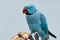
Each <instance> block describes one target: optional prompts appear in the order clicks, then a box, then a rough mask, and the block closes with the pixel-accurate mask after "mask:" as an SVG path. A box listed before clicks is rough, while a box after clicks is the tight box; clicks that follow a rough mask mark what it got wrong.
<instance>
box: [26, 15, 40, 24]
mask: <svg viewBox="0 0 60 40" xmlns="http://www.w3.org/2000/svg"><path fill="white" fill-rule="evenodd" d="M26 19H27V22H28V24H35V23H37V22H38V21H39V15H37V14H34V15H28V16H26Z"/></svg>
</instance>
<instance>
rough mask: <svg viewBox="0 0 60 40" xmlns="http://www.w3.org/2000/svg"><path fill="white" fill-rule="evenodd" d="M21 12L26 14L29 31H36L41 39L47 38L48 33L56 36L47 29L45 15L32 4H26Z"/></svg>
mask: <svg viewBox="0 0 60 40" xmlns="http://www.w3.org/2000/svg"><path fill="white" fill-rule="evenodd" d="M23 13H24V14H26V20H27V24H28V26H29V29H30V31H31V33H35V32H37V33H38V34H39V36H41V39H42V40H48V38H49V35H51V36H53V37H54V38H56V36H55V35H53V34H52V33H51V32H50V31H49V29H48V25H47V21H46V17H45V16H44V15H43V14H42V13H40V12H39V11H38V9H36V7H35V6H34V5H32V4H26V5H25V6H24V8H23Z"/></svg>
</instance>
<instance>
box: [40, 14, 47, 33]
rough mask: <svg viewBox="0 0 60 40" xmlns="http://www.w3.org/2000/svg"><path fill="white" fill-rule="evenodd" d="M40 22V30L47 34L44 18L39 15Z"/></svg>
mask: <svg viewBox="0 0 60 40" xmlns="http://www.w3.org/2000/svg"><path fill="white" fill-rule="evenodd" d="M40 22H41V29H42V30H43V31H44V32H45V33H46V34H47V33H48V26H47V22H46V18H45V16H44V15H43V14H40Z"/></svg>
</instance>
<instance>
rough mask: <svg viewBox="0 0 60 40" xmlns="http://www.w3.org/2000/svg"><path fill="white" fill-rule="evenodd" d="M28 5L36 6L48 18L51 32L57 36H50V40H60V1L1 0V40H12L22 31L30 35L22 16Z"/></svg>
mask: <svg viewBox="0 0 60 40" xmlns="http://www.w3.org/2000/svg"><path fill="white" fill-rule="evenodd" d="M26 3H32V4H34V5H35V6H36V8H37V9H38V10H39V11H40V12H42V13H43V14H44V15H45V16H46V19H47V23H48V26H49V27H48V28H49V30H50V31H51V32H52V33H53V34H55V35H56V36H57V39H54V38H53V37H51V36H50V40H60V18H59V17H60V0H33V1H32V0H0V40H11V37H12V36H13V35H15V34H17V33H18V32H21V31H23V32H24V31H25V32H29V33H30V30H29V27H28V25H27V22H26V19H25V15H24V14H22V8H23V6H24V4H26Z"/></svg>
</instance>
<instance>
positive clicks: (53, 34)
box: [48, 31, 56, 38]
mask: <svg viewBox="0 0 60 40" xmlns="http://www.w3.org/2000/svg"><path fill="white" fill-rule="evenodd" d="M48 33H49V35H51V36H52V37H54V38H56V36H55V35H54V34H52V33H51V32H50V31H48Z"/></svg>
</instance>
